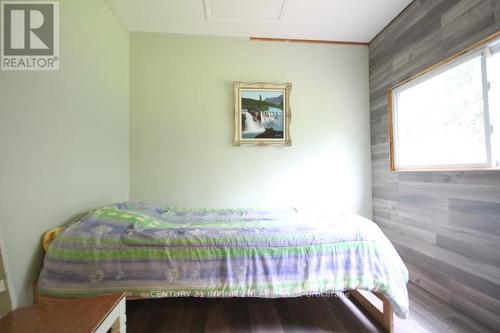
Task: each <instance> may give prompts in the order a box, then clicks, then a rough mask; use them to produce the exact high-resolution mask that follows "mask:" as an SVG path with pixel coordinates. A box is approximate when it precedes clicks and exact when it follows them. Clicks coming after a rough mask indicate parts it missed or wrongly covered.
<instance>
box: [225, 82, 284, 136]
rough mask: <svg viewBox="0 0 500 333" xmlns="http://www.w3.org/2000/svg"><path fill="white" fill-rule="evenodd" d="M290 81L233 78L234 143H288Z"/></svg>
mask: <svg viewBox="0 0 500 333" xmlns="http://www.w3.org/2000/svg"><path fill="white" fill-rule="evenodd" d="M291 90H292V84H291V83H280V84H273V83H262V82H260V83H243V82H239V81H236V82H234V128H235V131H234V144H235V145H237V146H239V145H243V144H252V145H262V146H264V145H275V144H278V145H285V146H290V145H291V144H292V139H291V137H290V122H291V119H292V113H291V108H290V91H291Z"/></svg>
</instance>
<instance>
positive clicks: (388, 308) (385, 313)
mask: <svg viewBox="0 0 500 333" xmlns="http://www.w3.org/2000/svg"><path fill="white" fill-rule="evenodd" d="M373 294H375V296H377V297H378V298H379V299H380V300H381V301H382V303H383V309H382V311H381V310H380V309H379V308H377V307H376V306H375V305H374V304H373V303H372V302H371V301H370V300H369V299H368V298H366V297H365V296H364V295H363V294H362V293H361V292H359V291H358V290H350V291H349V295H350V296H352V298H353V299H354V301H355V302H356V303H357V304H358V305H360V306H361V307H362V308H363V309H365V310H366V312H368V314H369V315H370V316H371V317H372V318H373V319H374V320H375V321H376V322H377V323H378V324H380V326H382V328H383V329H384V331H385V332H387V333H394V313H393V311H392V305H391V303H390V302H389V300H388V299H387V298H386V297H385V296H384V295H382V294H380V293H373Z"/></svg>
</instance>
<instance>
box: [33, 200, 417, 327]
mask: <svg viewBox="0 0 500 333" xmlns="http://www.w3.org/2000/svg"><path fill="white" fill-rule="evenodd" d="M407 281H408V271H407V269H406V267H405V265H404V264H403V262H402V260H401V258H400V257H399V255H398V254H397V252H396V250H395V249H394V247H393V246H392V244H391V243H390V242H389V240H388V239H387V238H386V237H385V236H384V234H383V233H382V232H381V230H380V229H379V228H378V226H377V225H376V224H374V223H373V222H371V221H369V220H367V219H364V218H362V217H359V216H356V215H350V214H343V213H317V212H305V211H304V212H303V211H300V210H297V209H294V208H290V209H281V210H271V209H218V210H211V209H180V208H159V207H154V206H150V205H146V204H141V203H132V202H125V203H119V204H115V205H112V206H107V207H103V208H100V209H97V210H95V211H92V212H90V213H89V214H88V215H87V216H85V217H84V218H82V219H80V220H79V221H77V222H75V223H73V224H71V225H70V226H69V227H68V228H67V229H66V230H65V231H64V232H63V233H61V234H60V235H59V236H58V237H57V238H56V239H55V240H54V242H53V243H52V244H51V246H50V247H49V249H48V251H47V255H46V257H45V262H44V266H43V269H42V272H41V275H40V278H39V290H40V293H41V294H44V295H50V296H59V297H75V296H83V295H95V294H103V293H109V292H116V291H124V292H126V293H127V294H128V295H130V296H139V297H182V296H198V297H295V296H304V295H316V294H320V293H321V294H324V293H327V294H328V293H334V292H340V291H345V290H351V289H365V290H370V291H378V292H380V293H382V294H384V295H386V296H387V297H388V299H389V300H390V302H391V303H392V305H393V306H394V311H395V313H396V314H397V315H398V316H400V317H406V315H407V313H408V294H407V289H406V283H407Z"/></svg>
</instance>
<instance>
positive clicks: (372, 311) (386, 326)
mask: <svg viewBox="0 0 500 333" xmlns="http://www.w3.org/2000/svg"><path fill="white" fill-rule="evenodd" d="M63 230H64V228H63V227H60V228H56V229H53V230H50V231H48V232H46V233H45V234H44V237H43V248H44V250H45V251H46V250H47V248H48V246H49V245H50V243H51V242H52V241H53V240H54V238H55V237H56V236H57V234H59V233H60V232H61V231H63ZM37 285H38V284H37V283H36V282H35V283H34V285H33V299H34V301H35V303H45V304H50V303H57V302H61V301H63V300H67V299H64V298H57V297H49V296H43V295H40V294H39V292H38V288H37ZM344 294H345V295H346V296H347V297H348V298H350V299H352V300H354V302H355V303H356V304H357V305H358V307H360V308H361V309H362V310H364V311H365V312H366V313H367V314H368V315H369V316H370V317H371V318H372V319H373V320H374V321H375V322H376V323H377V324H379V325H380V326H381V327H382V328H383V330H384V332H386V333H393V332H394V312H393V310H392V305H391V303H390V302H389V300H388V299H387V298H386V297H385V296H384V295H383V294H381V293H378V292H369V291H364V290H363V291H360V290H348V291H346V292H344ZM366 294H370V295H374V296H376V297H377V298H378V299H379V300H381V301H382V307H381V308H380V306H377V305H376V304H375V302H372V301H371V300H370V297H367V296H366ZM139 299H144V298H141V297H129V296H127V301H132V300H139ZM372 299H373V298H372Z"/></svg>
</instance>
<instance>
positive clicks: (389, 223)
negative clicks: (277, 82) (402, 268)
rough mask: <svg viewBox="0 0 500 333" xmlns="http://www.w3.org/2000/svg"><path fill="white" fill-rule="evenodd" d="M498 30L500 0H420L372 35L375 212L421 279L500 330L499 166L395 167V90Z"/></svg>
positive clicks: (416, 279)
mask: <svg viewBox="0 0 500 333" xmlns="http://www.w3.org/2000/svg"><path fill="white" fill-rule="evenodd" d="M498 30H500V0H461V1H459V0H416V1H414V2H413V3H412V4H411V5H410V6H408V8H406V10H405V11H404V12H403V13H401V14H400V15H399V16H398V17H397V18H396V19H395V20H394V21H393V22H392V23H391V24H390V25H389V26H387V27H386V28H385V29H384V30H383V31H382V32H381V33H380V34H379V35H378V36H377V37H376V38H375V39H374V40H373V41H372V42H371V43H370V111H371V117H370V121H371V144H372V170H373V171H372V173H373V175H372V176H373V216H374V220H375V222H377V223H378V224H379V225H380V226H381V227H382V229H383V231H384V232H385V233H386V235H387V236H388V237H389V239H391V241H392V242H393V243H394V244H395V246H396V248H397V250H398V252H399V253H400V255H401V256H402V258H403V260H404V261H405V263H406V264H407V266H408V268H409V270H410V278H411V280H412V281H414V282H415V283H416V284H418V285H420V286H421V287H423V288H424V289H426V290H428V291H430V292H431V293H433V294H434V295H436V296H438V297H440V298H441V299H443V300H444V301H446V302H448V303H450V304H451V305H453V306H455V307H457V308H459V309H461V310H463V311H464V312H466V313H468V314H469V315H471V316H472V317H474V318H476V319H477V320H479V321H481V322H482V323H484V324H487V325H488V326H490V327H492V328H494V329H496V330H499V331H500V172H499V171H480V172H479V171H471V172H407V173H396V172H390V171H389V145H388V140H387V132H388V131H387V113H386V111H387V99H386V92H387V89H388V88H390V87H391V86H392V85H394V84H395V83H397V82H398V81H401V80H403V79H405V78H407V77H409V76H411V75H412V74H415V73H417V72H419V71H421V70H422V69H424V68H426V67H428V66H430V65H433V64H435V63H438V62H439V61H441V60H443V59H446V58H448V57H449V56H451V55H453V54H455V53H457V52H458V51H460V50H462V49H464V48H466V47H468V46H470V45H472V44H473V43H475V42H477V41H480V40H481V39H483V38H485V37H487V36H489V35H491V34H492V33H494V32H496V31H498Z"/></svg>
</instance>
